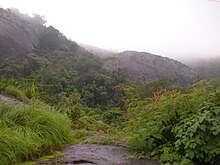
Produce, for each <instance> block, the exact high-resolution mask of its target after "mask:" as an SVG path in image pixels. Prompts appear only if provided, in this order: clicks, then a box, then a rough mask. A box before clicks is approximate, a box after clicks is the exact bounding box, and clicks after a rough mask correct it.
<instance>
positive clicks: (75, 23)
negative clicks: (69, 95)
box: [0, 0, 220, 59]
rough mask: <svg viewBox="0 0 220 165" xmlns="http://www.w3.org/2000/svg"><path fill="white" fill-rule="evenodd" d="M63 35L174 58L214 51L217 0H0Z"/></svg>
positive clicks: (219, 17)
mask: <svg viewBox="0 0 220 165" xmlns="http://www.w3.org/2000/svg"><path fill="white" fill-rule="evenodd" d="M0 6H2V7H3V8H9V7H16V8H18V9H19V10H20V11H21V12H22V13H28V14H29V15H31V14H32V13H38V14H41V15H44V16H45V19H46V20H47V22H48V23H47V25H52V26H54V27H55V28H57V29H59V30H60V31H61V32H62V33H63V34H64V35H66V36H67V38H71V39H72V40H74V41H76V42H80V43H84V44H88V45H93V46H97V47H101V48H107V49H110V50H116V51H123V50H137V51H146V52H150V53H154V54H158V55H162V56H168V57H171V58H175V59H181V58H182V57H186V58H192V57H208V56H211V57H213V56H220V0H213V1H212V0H0Z"/></svg>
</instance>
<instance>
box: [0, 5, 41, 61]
mask: <svg viewBox="0 0 220 165" xmlns="http://www.w3.org/2000/svg"><path fill="white" fill-rule="evenodd" d="M0 27H1V28H0V50H1V51H0V58H2V57H18V56H25V55H27V54H28V53H30V52H32V49H33V48H34V45H37V43H38V38H39V32H38V31H37V30H36V28H34V26H33V25H32V24H31V23H30V22H28V21H27V20H25V19H23V18H21V17H19V16H17V15H15V14H14V13H12V12H11V11H10V10H4V9H2V8H0Z"/></svg>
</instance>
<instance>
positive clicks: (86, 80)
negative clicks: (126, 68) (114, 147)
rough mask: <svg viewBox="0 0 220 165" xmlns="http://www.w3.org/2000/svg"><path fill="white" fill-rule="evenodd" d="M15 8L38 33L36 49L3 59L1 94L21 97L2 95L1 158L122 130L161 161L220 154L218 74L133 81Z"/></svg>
mask: <svg viewBox="0 0 220 165" xmlns="http://www.w3.org/2000/svg"><path fill="white" fill-rule="evenodd" d="M14 12H18V11H16V10H15V11H14ZM17 14H19V13H17ZM20 16H21V17H24V18H25V19H26V20H28V21H30V24H32V25H33V26H34V27H36V28H37V29H38V30H39V31H40V33H39V37H40V38H39V43H38V45H35V46H34V50H33V53H31V54H29V55H27V56H22V57H20V58H18V59H13V58H5V59H2V60H1V62H0V94H2V95H5V96H9V97H11V98H15V99H17V100H19V101H21V102H22V105H20V106H16V105H13V104H6V103H3V102H0V148H1V150H0V164H4V165H5V164H16V163H18V162H22V161H26V160H33V159H35V158H38V157H40V156H42V155H45V154H48V153H51V152H52V151H53V150H55V149H60V148H61V147H62V146H64V145H66V144H69V143H71V142H74V141H75V142H76V141H84V142H86V143H100V144H120V143H121V142H119V141H120V140H119V139H120V138H121V137H125V138H126V143H127V144H128V146H129V147H130V149H131V150H133V151H135V152H136V156H137V157H139V158H142V157H151V158H155V159H159V160H160V161H161V163H162V164H166V165H170V164H182V165H184V164H187V165H190V164H204V165H206V164H217V162H218V161H219V160H220V157H219V153H220V143H219V142H220V122H219V121H220V83H219V81H217V80H212V81H209V82H206V81H200V82H198V83H196V84H194V85H193V86H192V87H180V86H179V85H178V84H177V83H176V82H175V80H170V79H167V78H161V79H158V80H157V81H152V82H149V81H148V82H142V83H137V82H134V81H132V80H130V79H129V78H128V77H127V75H125V74H124V73H123V72H122V71H121V70H118V71H114V72H112V73H107V72H105V71H104V70H103V69H102V62H103V61H102V59H100V58H98V57H97V56H95V55H94V54H91V53H89V52H87V51H85V50H84V49H83V48H81V47H79V46H78V45H77V44H76V43H75V42H72V41H69V40H67V39H66V37H65V36H63V35H62V34H61V33H60V32H59V31H58V30H56V29H55V28H53V27H46V26H44V24H45V20H44V19H43V17H42V16H39V15H35V16H34V18H33V19H32V18H31V17H29V16H26V15H20ZM72 130H74V131H72ZM88 137H89V138H88Z"/></svg>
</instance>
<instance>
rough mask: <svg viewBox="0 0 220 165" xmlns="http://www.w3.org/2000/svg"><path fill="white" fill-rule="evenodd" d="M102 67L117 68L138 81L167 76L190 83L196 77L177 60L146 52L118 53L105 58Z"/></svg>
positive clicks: (183, 82)
mask: <svg viewBox="0 0 220 165" xmlns="http://www.w3.org/2000/svg"><path fill="white" fill-rule="evenodd" d="M103 67H104V68H105V69H107V70H111V71H114V70H118V69H119V70H121V71H124V72H126V73H128V74H129V75H130V76H131V77H132V78H134V79H135V80H138V81H144V80H156V79H158V77H159V78H162V77H167V78H171V79H173V80H176V81H177V82H179V83H181V84H190V83H192V82H193V80H195V79H196V78H197V77H198V76H197V74H196V73H195V72H193V70H192V69H190V68H189V67H188V66H186V65H184V64H182V63H180V62H178V61H175V60H173V59H170V58H167V57H161V56H157V55H153V54H150V53H146V52H136V51H125V52H122V53H119V54H117V56H116V57H110V58H106V59H105V62H104V66H103Z"/></svg>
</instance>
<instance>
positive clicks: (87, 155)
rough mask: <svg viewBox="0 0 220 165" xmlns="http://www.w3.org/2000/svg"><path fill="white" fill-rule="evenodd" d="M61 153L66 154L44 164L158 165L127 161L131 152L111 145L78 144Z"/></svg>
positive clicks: (149, 162) (148, 162)
mask: <svg viewBox="0 0 220 165" xmlns="http://www.w3.org/2000/svg"><path fill="white" fill-rule="evenodd" d="M63 152H64V153H65V154H66V155H65V156H63V157H61V158H59V159H58V160H56V161H51V162H47V163H44V164H54V162H55V163H56V164H57V165H71V164H80V165H94V164H95V165H159V162H158V161H155V160H148V159H141V160H133V159H129V158H128V156H129V155H131V152H129V151H128V150H126V149H124V148H122V147H118V146H111V145H99V144H81V143H79V144H75V145H72V146H69V147H66V148H65V149H64V150H63Z"/></svg>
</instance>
